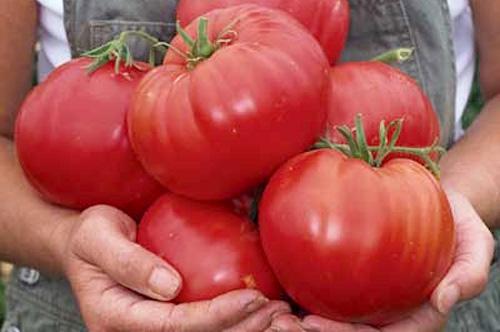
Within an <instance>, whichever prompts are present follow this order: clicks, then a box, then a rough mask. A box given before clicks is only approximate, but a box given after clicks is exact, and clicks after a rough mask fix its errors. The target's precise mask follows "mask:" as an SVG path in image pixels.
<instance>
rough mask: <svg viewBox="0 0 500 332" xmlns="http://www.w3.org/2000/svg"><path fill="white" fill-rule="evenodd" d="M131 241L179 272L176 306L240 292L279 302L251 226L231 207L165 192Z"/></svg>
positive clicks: (147, 213) (272, 280)
mask: <svg viewBox="0 0 500 332" xmlns="http://www.w3.org/2000/svg"><path fill="white" fill-rule="evenodd" d="M137 241H138V243H139V244H141V245H142V246H143V247H145V248H146V249H148V250H150V251H151V252H153V253H155V254H157V255H159V256H160V257H161V258H163V259H165V260H166V261H168V262H169V263H171V264H172V265H173V266H174V267H175V268H176V269H177V270H178V271H179V272H180V274H181V275H182V277H183V287H182V291H181V293H180V294H179V296H178V297H177V298H176V299H175V300H176V301H177V302H179V303H182V302H191V301H198V300H208V299H212V298H214V297H216V296H218V295H221V294H223V293H226V292H229V291H232V290H236V289H242V288H256V289H258V290H260V291H262V292H263V293H264V294H265V295H266V296H268V297H269V298H271V299H279V298H280V295H281V288H280V286H279V284H278V282H277V280H276V278H275V276H274V275H273V272H272V271H271V268H270V267H269V265H268V263H267V260H266V258H265V256H264V252H263V250H262V247H261V244H260V240H259V235H258V232H257V230H256V229H255V226H254V225H253V224H252V223H251V221H250V220H249V219H248V218H246V217H243V216H242V215H241V214H239V213H236V212H234V211H233V207H232V206H231V204H225V203H213V204H212V203H203V202H196V201H192V200H189V199H187V198H182V197H179V196H175V195H173V194H166V195H164V196H162V197H161V198H160V199H159V200H158V201H157V202H156V203H155V204H153V206H152V207H151V208H150V209H149V210H148V211H147V212H146V214H145V215H144V218H143V219H142V221H141V222H140V224H139V230H138V235H137Z"/></svg>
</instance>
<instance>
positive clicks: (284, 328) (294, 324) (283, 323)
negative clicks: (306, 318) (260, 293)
mask: <svg viewBox="0 0 500 332" xmlns="http://www.w3.org/2000/svg"><path fill="white" fill-rule="evenodd" d="M266 332H316V330H314V329H312V328H309V327H307V326H304V325H303V323H302V322H301V320H300V319H298V318H297V317H296V316H294V315H281V316H279V317H277V318H276V319H274V320H273V322H272V325H271V327H270V328H269V329H267V330H266Z"/></svg>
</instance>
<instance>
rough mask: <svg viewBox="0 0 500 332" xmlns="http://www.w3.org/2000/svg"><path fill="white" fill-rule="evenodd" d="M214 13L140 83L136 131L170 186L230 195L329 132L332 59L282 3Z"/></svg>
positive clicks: (148, 163)
mask: <svg viewBox="0 0 500 332" xmlns="http://www.w3.org/2000/svg"><path fill="white" fill-rule="evenodd" d="M206 17H207V19H206V20H205V19H200V20H199V21H196V22H193V23H192V24H190V25H189V26H188V27H187V31H186V32H184V31H181V33H180V34H179V35H178V36H177V37H176V38H175V39H174V40H173V41H172V45H171V48H170V50H169V52H168V53H167V55H166V57H165V59H164V65H163V66H160V67H158V68H156V69H154V70H152V71H151V72H150V73H149V74H148V75H147V76H146V77H145V78H144V80H143V81H142V82H141V84H140V85H139V87H138V89H137V91H136V93H135V97H134V101H133V104H132V107H131V110H130V112H129V129H130V130H129V135H130V138H131V142H132V145H133V148H134V150H135V151H136V152H137V155H138V157H139V159H140V160H141V162H142V163H143V165H144V167H145V168H146V169H147V170H148V172H149V173H150V174H152V175H153V176H155V178H156V179H157V180H158V181H159V182H161V183H162V184H163V185H164V186H165V187H167V188H168V189H169V190H170V191H172V192H174V193H177V194H181V195H184V196H188V197H190V198H194V199H201V200H216V199H221V200H222V199H229V198H232V197H236V196H237V195H238V194H241V193H243V192H245V191H247V190H250V189H251V188H253V187H255V186H256V185H258V184H260V183H261V182H262V181H263V180H265V179H266V178H267V177H269V176H270V175H271V174H272V172H273V171H274V170H275V169H276V168H277V167H279V166H280V165H281V164H282V163H283V162H285V161H286V160H287V159H289V158H291V157H292V156H294V155H296V154H298V153H300V152H302V151H305V150H306V149H308V147H309V146H310V145H311V144H312V143H314V141H315V140H316V138H317V137H318V136H319V135H321V134H322V132H323V131H324V125H325V120H326V102H327V99H326V98H327V93H328V86H329V77H328V70H329V64H328V61H327V60H326V57H325V55H324V53H323V52H322V50H321V47H320V46H319V44H318V43H317V41H316V40H315V39H314V38H313V37H312V36H311V35H310V34H309V33H308V32H307V31H306V30H305V29H304V27H303V26H302V25H300V23H298V22H297V21H296V20H294V19H293V18H292V17H290V16H289V15H286V14H285V13H283V12H281V11H279V10H274V9H269V8H264V7H258V6H254V5H242V6H236V7H229V8H226V9H220V10H214V11H212V12H210V13H208V14H207V15H206ZM207 22H208V32H206V24H207ZM198 30H201V32H200V33H198V37H197V39H196V40H193V39H192V38H191V37H189V36H195V35H196V33H195V32H196V31H198ZM187 35H189V36H187ZM183 36H184V38H183ZM188 45H191V47H189V46H188Z"/></svg>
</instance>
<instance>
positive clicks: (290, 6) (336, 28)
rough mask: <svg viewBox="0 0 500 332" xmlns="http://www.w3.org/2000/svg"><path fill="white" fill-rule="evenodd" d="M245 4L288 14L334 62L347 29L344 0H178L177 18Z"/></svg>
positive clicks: (182, 19)
mask: <svg viewBox="0 0 500 332" xmlns="http://www.w3.org/2000/svg"><path fill="white" fill-rule="evenodd" d="M245 3H251V4H255V5H260V6H265V7H270V8H277V9H281V10H283V11H285V12H287V13H288V14H290V15H292V16H293V17H295V18H296V19H297V20H298V21H300V23H302V24H303V25H304V26H305V27H306V28H307V29H308V30H309V31H310V32H311V34H312V35H313V36H314V37H316V39H317V40H318V41H319V43H320V44H321V46H322V47H323V50H324V51H325V53H326V55H327V57H328V59H329V60H330V61H331V63H335V62H337V60H338V58H339V57H340V53H341V52H342V50H343V48H344V44H345V42H346V39H347V34H348V31H349V2H348V1H347V0H307V1H304V0H210V1H207V0H181V1H180V2H179V5H178V6H177V18H178V20H179V22H180V23H181V24H183V25H185V24H188V23H190V22H192V21H193V20H194V19H195V18H197V17H199V16H201V15H203V14H205V13H207V12H209V11H211V10H213V9H217V8H226V7H230V6H235V5H241V4H245Z"/></svg>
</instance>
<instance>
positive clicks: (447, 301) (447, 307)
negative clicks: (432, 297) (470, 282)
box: [437, 285, 460, 315]
mask: <svg viewBox="0 0 500 332" xmlns="http://www.w3.org/2000/svg"><path fill="white" fill-rule="evenodd" d="M459 298H460V289H458V287H457V286H456V285H451V286H447V287H446V288H445V289H443V291H441V294H440V295H439V296H438V307H437V309H438V310H439V312H440V313H441V314H443V315H447V314H448V313H449V312H450V311H451V308H452V307H453V306H454V305H455V304H456V303H457V302H458V299H459Z"/></svg>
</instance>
